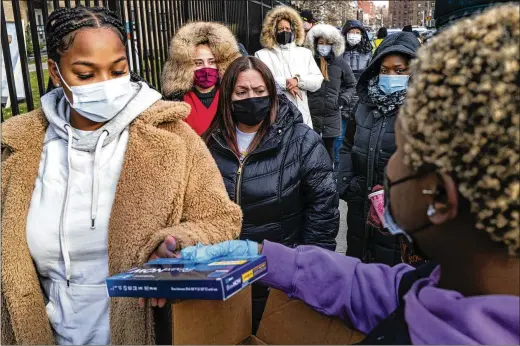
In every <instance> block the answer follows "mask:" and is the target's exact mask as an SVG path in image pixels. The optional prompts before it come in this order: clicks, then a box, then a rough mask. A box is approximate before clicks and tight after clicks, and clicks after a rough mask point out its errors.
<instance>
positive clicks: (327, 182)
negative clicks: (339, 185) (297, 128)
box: [300, 128, 339, 251]
mask: <svg viewBox="0 0 520 346" xmlns="http://www.w3.org/2000/svg"><path fill="white" fill-rule="evenodd" d="M300 152H301V155H302V157H301V162H302V163H301V167H302V182H301V184H302V189H303V194H304V198H305V201H306V209H305V212H304V217H305V222H304V226H303V227H304V229H303V230H302V240H303V244H305V245H316V246H319V247H323V248H326V249H329V250H332V251H334V250H335V249H336V236H337V234H338V230H339V210H338V204H339V197H338V193H337V192H336V182H335V180H334V175H333V170H332V163H331V161H330V157H329V155H328V153H327V150H326V149H325V146H324V145H323V143H322V141H321V139H320V137H319V135H318V134H317V133H316V132H314V131H313V130H312V129H310V128H309V129H308V131H307V133H306V134H305V136H304V138H303V140H302V144H301V151H300Z"/></svg>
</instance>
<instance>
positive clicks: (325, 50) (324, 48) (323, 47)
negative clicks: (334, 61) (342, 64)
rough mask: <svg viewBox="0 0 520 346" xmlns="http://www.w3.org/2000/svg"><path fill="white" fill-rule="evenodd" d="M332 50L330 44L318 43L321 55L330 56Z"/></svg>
mask: <svg viewBox="0 0 520 346" xmlns="http://www.w3.org/2000/svg"><path fill="white" fill-rule="evenodd" d="M331 50H332V46H331V45H330V44H319V45H318V53H320V55H321V56H329V54H330V52H331Z"/></svg>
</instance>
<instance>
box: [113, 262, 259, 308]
mask: <svg viewBox="0 0 520 346" xmlns="http://www.w3.org/2000/svg"><path fill="white" fill-rule="evenodd" d="M265 274H267V262H266V258H265V256H255V257H250V258H225V257H223V258H219V259H215V260H214V261H211V262H209V263H195V262H193V261H189V260H186V259H182V258H161V259H156V260H153V261H150V262H148V263H147V264H145V265H144V266H143V267H138V268H132V269H130V270H128V271H126V272H124V273H121V274H118V275H115V276H112V277H109V278H108V279H106V284H107V290H108V295H109V296H110V297H140V298H168V299H207V300H226V299H228V298H229V297H231V296H232V295H234V294H235V293H237V292H239V291H240V290H241V289H243V288H244V287H246V286H248V285H250V284H251V283H253V282H255V281H256V280H258V279H260V278H261V277H263V276H264V275H265Z"/></svg>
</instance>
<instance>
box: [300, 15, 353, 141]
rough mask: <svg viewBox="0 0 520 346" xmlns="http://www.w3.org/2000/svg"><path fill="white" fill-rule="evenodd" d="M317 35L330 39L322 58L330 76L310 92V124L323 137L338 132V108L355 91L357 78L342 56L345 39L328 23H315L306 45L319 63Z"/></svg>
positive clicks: (350, 97)
mask: <svg viewBox="0 0 520 346" xmlns="http://www.w3.org/2000/svg"><path fill="white" fill-rule="evenodd" d="M320 37H323V38H325V39H326V40H327V41H328V42H330V43H332V51H331V53H330V54H329V56H327V57H326V58H325V60H326V61H327V74H328V77H329V80H328V81H327V80H324V81H323V82H322V84H321V88H320V89H319V90H318V91H316V92H309V93H308V97H309V110H310V112H311V118H312V126H313V128H314V130H315V131H316V132H317V133H319V134H321V135H322V137H323V138H334V137H337V136H339V135H340V134H341V108H342V107H343V105H348V104H350V103H351V102H352V100H353V98H354V95H355V93H356V89H355V88H356V78H355V77H354V73H352V69H351V68H350V66H349V65H348V64H347V63H346V62H345V60H343V58H342V54H343V52H344V50H345V39H344V38H343V37H342V36H341V33H340V32H339V31H338V29H336V28H335V27H333V26H332V25H328V24H318V25H315V26H314V27H313V28H312V29H311V30H309V32H308V33H307V38H306V39H305V46H306V47H307V48H309V49H310V50H311V51H312V52H313V54H314V56H315V59H316V64H317V65H318V66H320V57H319V53H318V52H317V51H316V44H317V42H318V39H319V38H320Z"/></svg>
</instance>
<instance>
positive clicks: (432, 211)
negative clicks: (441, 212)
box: [426, 204, 437, 217]
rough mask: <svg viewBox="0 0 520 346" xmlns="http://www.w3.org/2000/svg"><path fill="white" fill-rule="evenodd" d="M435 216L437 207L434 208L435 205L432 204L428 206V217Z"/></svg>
mask: <svg viewBox="0 0 520 346" xmlns="http://www.w3.org/2000/svg"><path fill="white" fill-rule="evenodd" d="M435 214H437V210H436V209H435V207H434V206H433V204H430V205H429V206H428V210H426V215H428V217H432V216H434V215H435Z"/></svg>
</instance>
